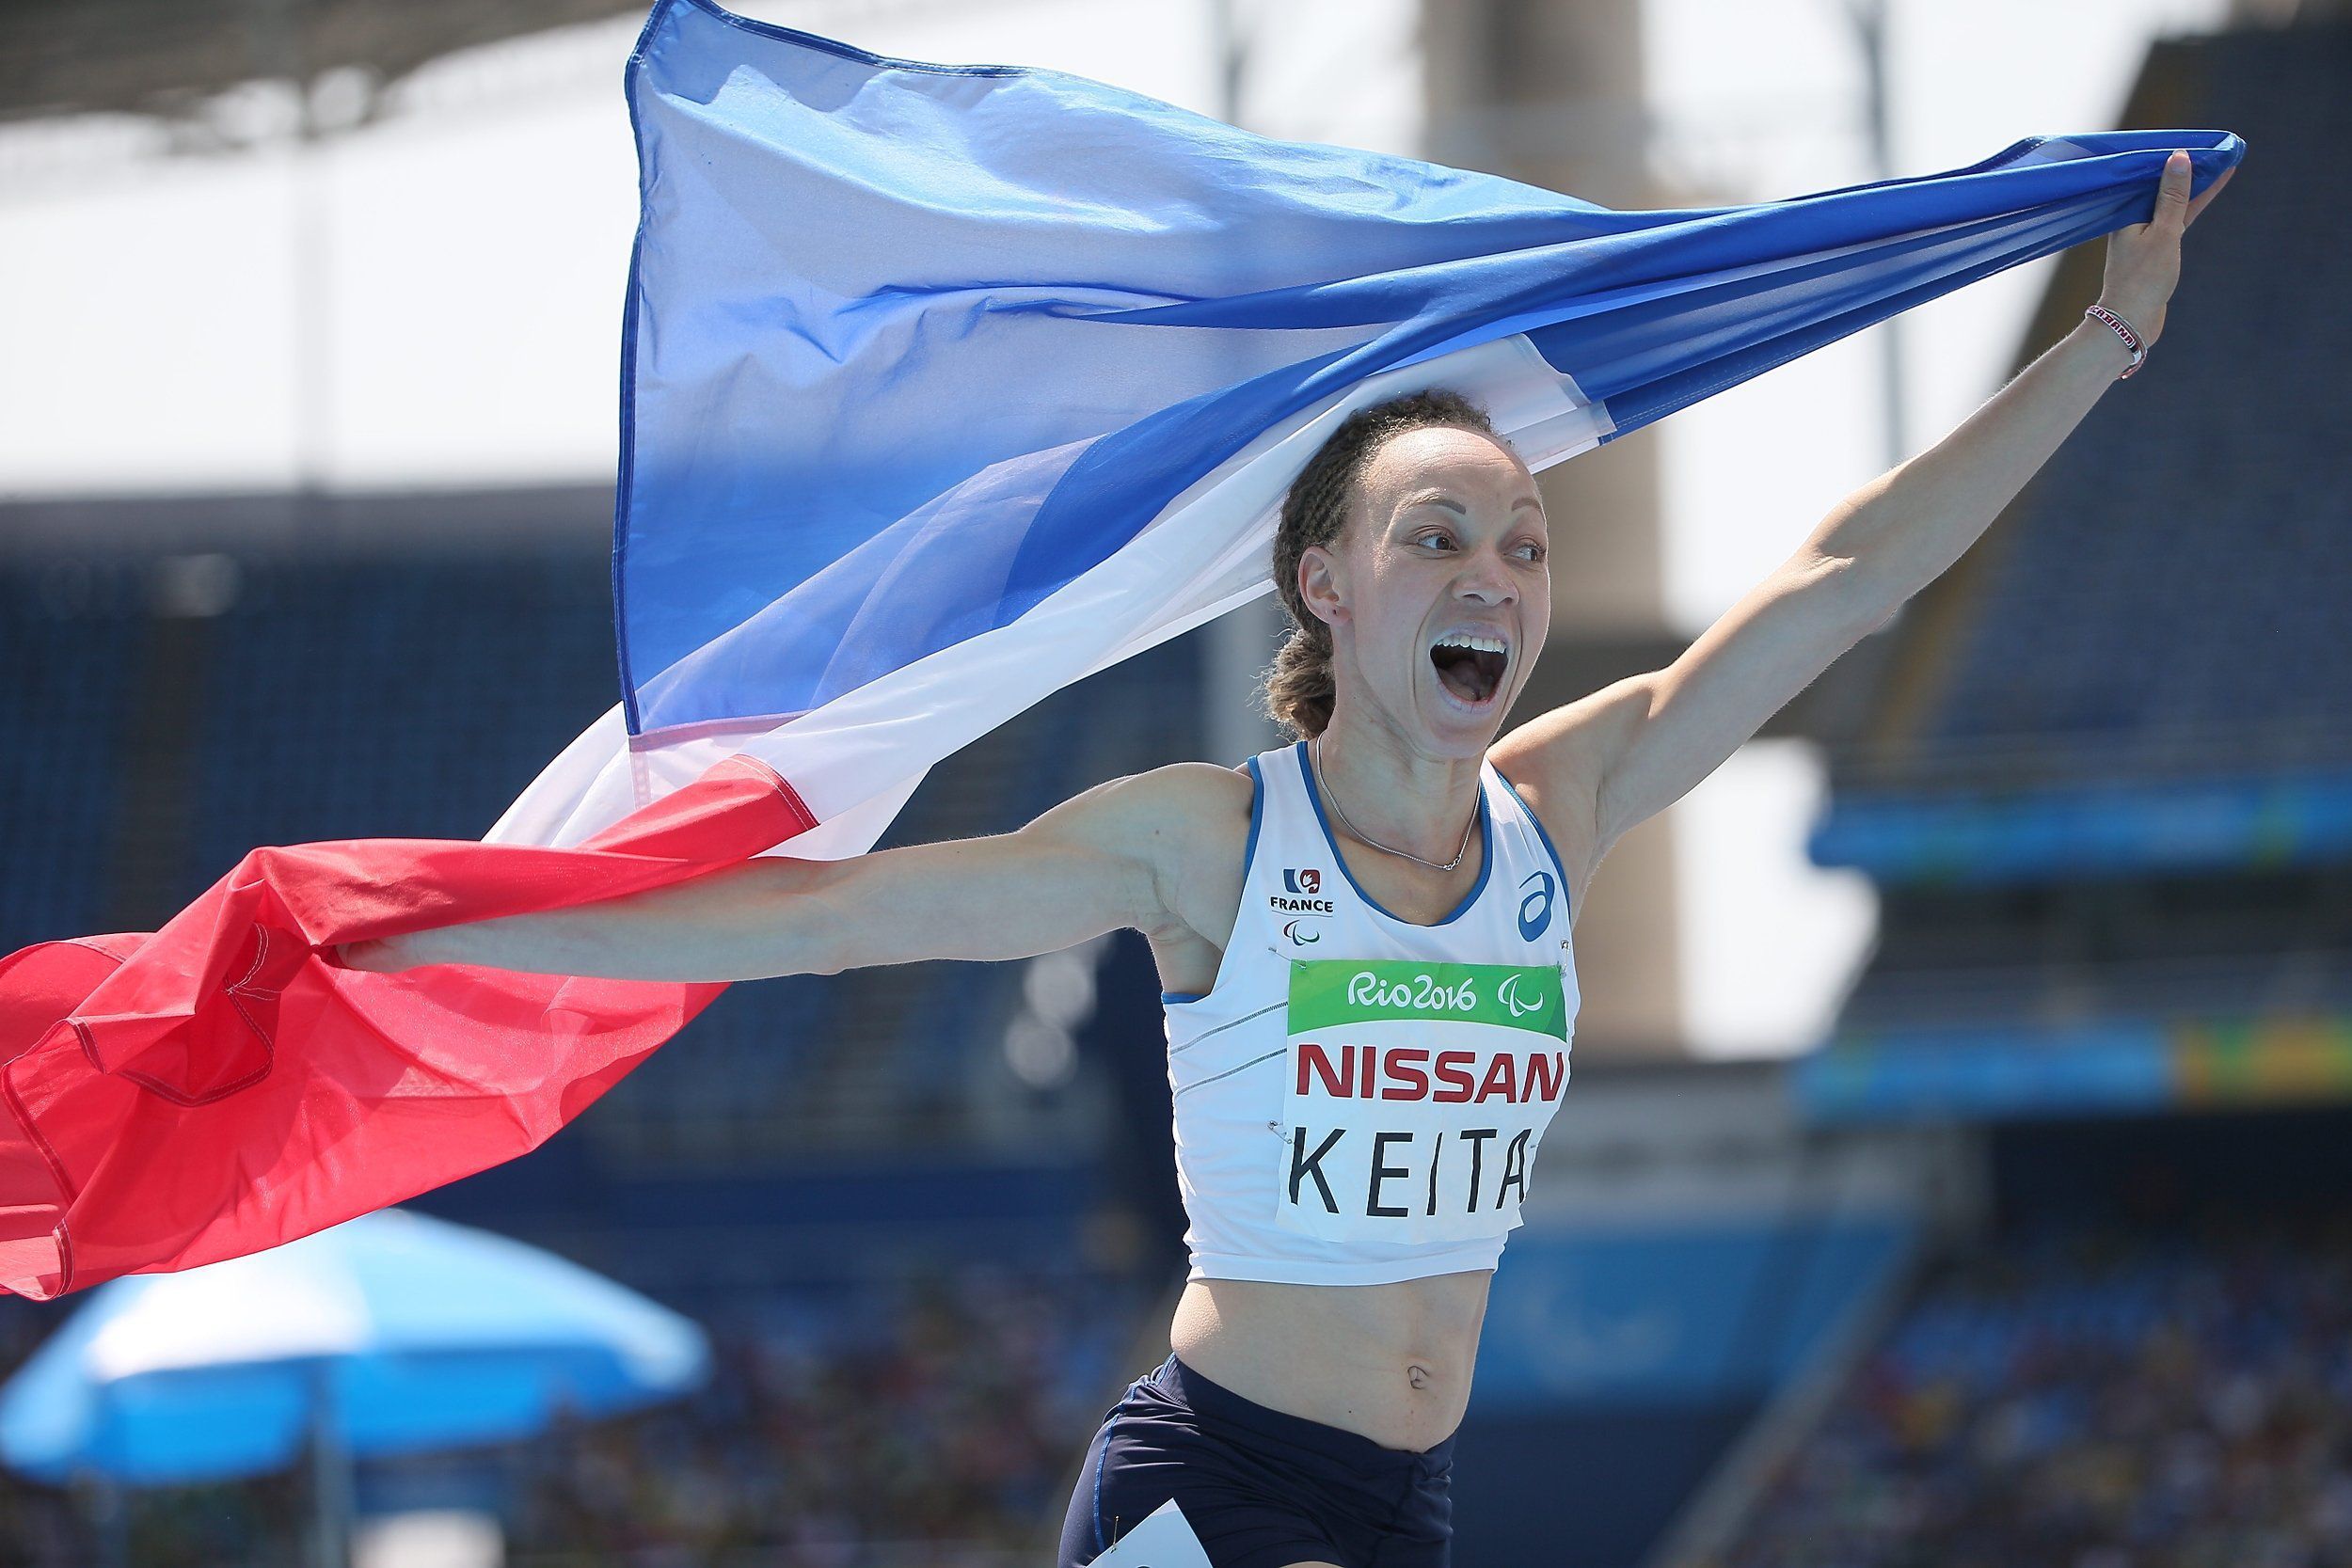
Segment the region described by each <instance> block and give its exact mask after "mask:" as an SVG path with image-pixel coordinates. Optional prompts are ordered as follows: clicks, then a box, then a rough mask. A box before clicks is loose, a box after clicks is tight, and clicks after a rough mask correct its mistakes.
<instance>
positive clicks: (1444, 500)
mask: <svg viewBox="0 0 2352 1568" xmlns="http://www.w3.org/2000/svg"><path fill="white" fill-rule="evenodd" d="M1511 504H1512V506H1514V507H1521V506H1532V507H1534V509H1535V510H1536V511H1538V512H1541V511H1542V510H1543V509H1544V504H1543V502H1541V501H1539V500H1537V499H1535V498H1534V496H1521V497H1520V498H1519V499H1517V500H1515V501H1513V502H1512V503H1511ZM1415 506H1442V507H1444V508H1446V509H1447V510H1448V511H1450V512H1452V513H1454V515H1456V516H1461V517H1467V516H1469V515H1470V509H1469V508H1468V507H1465V506H1464V505H1463V504H1462V503H1461V502H1460V501H1457V500H1455V499H1453V498H1452V497H1450V496H1448V495H1447V494H1446V493H1445V492H1444V491H1443V490H1416V491H1414V492H1413V493H1412V494H1411V495H1409V496H1407V497H1406V498H1405V499H1404V500H1403V501H1401V502H1399V503H1398V505H1397V510H1398V511H1399V512H1403V511H1405V510H1406V509H1407V508H1410V507H1415Z"/></svg>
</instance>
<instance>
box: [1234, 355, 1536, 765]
mask: <svg viewBox="0 0 2352 1568" xmlns="http://www.w3.org/2000/svg"><path fill="white" fill-rule="evenodd" d="M1430 425H1452V426H1455V427H1458V428H1461V429H1465V430H1474V431H1476V432H1478V433H1479V434H1480V435H1482V436H1494V438H1495V439H1496V440H1498V441H1502V436H1499V435H1497V434H1496V432H1495V427H1494V422H1493V420H1489V419H1488V418H1487V417H1486V410H1484V409H1482V408H1480V407H1479V406H1478V404H1474V403H1472V402H1471V401H1470V399H1468V398H1466V397H1464V396H1463V395H1462V394H1461V393H1459V392H1454V391H1450V390H1448V389H1446V388H1442V387H1432V388H1426V389H1425V390H1422V391H1418V392H1407V393H1406V394H1404V395H1403V396H1401V397H1393V398H1391V399H1389V400H1388V401H1387V402H1386V403H1375V404H1371V405H1370V406H1368V407H1364V408H1359V409H1357V410H1356V412H1354V413H1353V414H1350V415H1349V416H1348V417H1347V418H1346V420H1343V422H1342V423H1341V425H1340V427H1339V428H1338V429H1337V430H1335V431H1333V432H1332V433H1331V436H1330V438H1329V439H1328V440H1327V441H1325V442H1324V443H1323V445H1322V446H1321V447H1320V448H1318V449H1317V450H1316V451H1315V454H1314V456H1312V457H1311V458H1309V459H1308V460H1307V467H1305V468H1304V469H1302V470H1300V472H1299V475H1298V478H1297V479H1295V480H1294V481H1293V482H1292V483H1291V487H1290V493H1289V494H1288V495H1286V496H1284V497H1283V498H1282V520H1281V522H1280V523H1279V525H1277V527H1276V529H1275V531H1274V586H1275V587H1276V588H1277V589H1279V591H1280V593H1281V595H1282V607H1283V608H1284V609H1285V610H1289V611H1290V617H1291V631H1290V637H1289V640H1288V641H1285V642H1284V643H1283V644H1282V646H1281V648H1280V649H1279V651H1277V652H1276V654H1275V656H1274V662H1273V663H1272V664H1270V665H1268V666H1267V667H1266V669H1265V671H1264V673H1263V679H1264V682H1265V689H1264V693H1263V701H1264V710H1265V714H1266V716H1267V717H1268V718H1270V719H1272V720H1274V721H1276V722H1277V723H1279V724H1281V725H1283V726H1285V727H1286V728H1288V729H1289V730H1290V732H1291V736H1292V738H1293V739H1305V738H1306V737H1308V736H1317V735H1321V734H1322V733H1323V732H1324V731H1325V730H1326V729H1327V728H1328V727H1329V726H1330V723H1331V705H1332V702H1333V699H1334V698H1335V697H1336V696H1337V695H1338V685H1337V682H1336V678H1335V677H1334V675H1333V673H1332V669H1331V628H1330V626H1328V625H1327V624H1326V623H1325V622H1324V620H1323V619H1322V618H1321V617H1320V616H1318V615H1316V614H1315V613H1314V612H1313V611H1312V610H1309V609H1308V608H1307V602H1306V600H1305V599H1304V598H1303V597H1302V596H1301V595H1300V594H1299V592H1298V562H1299V561H1300V559H1301V558H1302V557H1303V556H1304V555H1305V554H1306V553H1307V549H1308V546H1313V545H1321V546H1326V547H1329V546H1331V545H1332V544H1333V543H1334V542H1335V541H1336V540H1337V539H1338V538H1339V536H1340V531H1341V530H1342V529H1343V528H1344V527H1345V526H1346V523H1347V513H1348V499H1349V496H1350V493H1351V492H1352V490H1353V489H1354V486H1355V483H1356V481H1357V479H1358V477H1359V476H1360V475H1361V474H1362V472H1363V470H1364V466H1365V465H1366V464H1367V463H1369V462H1370V461H1371V459H1372V455H1373V453H1374V452H1375V451H1378V450H1379V448H1380V445H1381V443H1382V442H1384V441H1386V440H1387V439H1388V438H1389V437H1390V436H1397V435H1401V434H1403V433H1404V432H1406V431H1407V430H1419V429H1422V428H1423V427H1426V426H1430ZM1502 444H1503V445H1504V446H1505V447H1508V446H1509V445H1510V443H1509V442H1507V441H1503V442H1502Z"/></svg>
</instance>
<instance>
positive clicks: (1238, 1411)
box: [1057, 1355, 1454, 1568]
mask: <svg viewBox="0 0 2352 1568" xmlns="http://www.w3.org/2000/svg"><path fill="white" fill-rule="evenodd" d="M1453 1476H1454V1439H1453V1438H1452V1437H1450V1436H1449V1437H1448V1438H1447V1439H1446V1440H1445V1441H1444V1442H1442V1443H1440V1444H1438V1446H1437V1447H1436V1448H1434V1449H1428V1450H1426V1451H1425V1452H1421V1453H1415V1452H1414V1451H1412V1450H1411V1449H1384V1448H1382V1447H1381V1446H1380V1445H1379V1444H1377V1443H1375V1442H1374V1441H1373V1440H1372V1439H1371V1438H1369V1437H1366V1436H1364V1435H1363V1434H1362V1433H1354V1432H1348V1431H1345V1430H1343V1429H1342V1428H1340V1427H1335V1426H1326V1425H1325V1424H1324V1423H1322V1422H1321V1421H1311V1420H1308V1419H1307V1418H1305V1417H1303V1416H1290V1415H1285V1414H1284V1413H1282V1412H1281V1411H1279V1410H1268V1409H1267V1408H1266V1407H1265V1406H1264V1405H1262V1404H1257V1403H1254V1402H1251V1401H1248V1400H1246V1399H1244V1398H1242V1397H1241V1396H1240V1395H1239V1394H1236V1393H1234V1392H1233V1391H1232V1389H1230V1388H1222V1387H1219V1386H1217V1385H1216V1384H1214V1383H1211V1382H1210V1381H1209V1380H1208V1379H1207V1378H1205V1377H1202V1376H1201V1375H1200V1373H1199V1372H1196V1371H1194V1370H1192V1369H1191V1368H1190V1367H1187V1366H1185V1365H1184V1363H1183V1362H1182V1361H1179V1360H1177V1359H1176V1357H1175V1356H1174V1355H1170V1356H1169V1357H1168V1359H1167V1360H1166V1361H1164V1362H1162V1363H1161V1364H1160V1368H1159V1370H1157V1371H1154V1372H1148V1373H1146V1374H1145V1375H1144V1376H1142V1377H1139V1378H1137V1379H1136V1381H1135V1382H1133V1383H1131V1384H1129V1385H1128V1386H1127V1392H1126V1393H1125V1394H1124V1395H1123V1396H1121V1398H1120V1402H1118V1403H1117V1404H1115V1405H1113V1406H1111V1409H1110V1414H1109V1415H1107V1416H1105V1417H1104V1419H1103V1429H1102V1430H1101V1431H1100V1432H1097V1433H1095V1434H1094V1441H1093V1443H1092V1444H1090V1445H1089V1447H1088V1449H1087V1457H1086V1465H1085V1467H1084V1468H1082V1469H1081V1470H1080V1471H1079V1473H1078V1489H1077V1491H1076V1493H1075V1494H1073V1496H1072V1497H1071V1499H1070V1513H1069V1516H1068V1517H1067V1518H1065V1519H1064V1520H1063V1521H1062V1530H1061V1556H1060V1558H1059V1559H1058V1560H1057V1564H1058V1568H1083V1565H1084V1564H1086V1563H1089V1562H1091V1561H1093V1560H1094V1559H1095V1558H1096V1557H1097V1556H1098V1555H1100V1554H1101V1553H1103V1552H1104V1551H1106V1550H1108V1549H1109V1548H1110V1546H1111V1545H1113V1544H1115V1543H1116V1542H1117V1541H1118V1540H1119V1538H1120V1536H1121V1535H1122V1534H1124V1533H1125V1532H1127V1531H1128V1530H1131V1529H1133V1528H1135V1527H1136V1525H1137V1524H1138V1523H1140V1522H1141V1521H1142V1519H1143V1517H1144V1515H1146V1514H1148V1513H1151V1512H1152V1510H1153V1509H1155V1508H1157V1507H1159V1506H1160V1504H1162V1503H1164V1502H1166V1501H1167V1500H1168V1498H1170V1497H1174V1498H1175V1499H1176V1506H1177V1507H1178V1508H1180V1509H1183V1510H1184V1519H1185V1522H1186V1523H1187V1524H1189V1525H1191V1527H1192V1531H1193V1533H1194V1534H1195V1535H1197V1536H1199V1537H1200V1544H1201V1546H1202V1547H1203V1548H1205V1549H1206V1550H1207V1552H1208V1554H1209V1561H1210V1563H1211V1564H1212V1565H1213V1568H1284V1565H1285V1564H1287V1563H1293V1562H1318V1561H1321V1562H1337V1563H1340V1564H1342V1565H1343V1568H1446V1564H1447V1563H1448V1562H1449V1561H1451V1560H1452V1546H1451V1542H1452V1541H1453V1539H1454V1523H1453V1520H1454V1499H1453V1493H1452V1483H1453Z"/></svg>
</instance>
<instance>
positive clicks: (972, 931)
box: [342, 764, 1206, 980]
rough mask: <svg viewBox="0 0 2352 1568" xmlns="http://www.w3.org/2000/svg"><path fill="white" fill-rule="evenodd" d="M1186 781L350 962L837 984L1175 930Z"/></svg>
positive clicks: (1113, 792)
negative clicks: (931, 840) (1174, 871)
mask: <svg viewBox="0 0 2352 1568" xmlns="http://www.w3.org/2000/svg"><path fill="white" fill-rule="evenodd" d="M1203 766H1206V765H1203V764H1179V765H1177V766H1176V767H1175V768H1157V769H1154V770H1152V772H1149V773H1138V774H1134V775H1131V776H1129V777H1126V778H1120V779H1113V780H1111V781H1110V782H1109V783H1107V784H1098V785H1096V786H1095V787H1094V788H1092V789H1089V790H1087V791H1086V792H1085V793H1083V794H1081V795H1077V796H1073V798H1072V799H1070V800H1065V801H1063V802H1062V803H1061V804H1060V805H1057V806H1056V807H1054V808H1053V809H1052V810H1051V811H1048V812H1046V813H1045V814H1044V815H1042V816H1040V817H1038V818H1037V820H1036V821H1034V822H1031V823H1030V824H1029V825H1028V826H1027V827H1025V828H1023V829H1021V830H1019V831H1018V832H1010V833H1001V834H998V835H996V836H994V837H990V838H970V839H957V840H951V841H949V842H946V843H943V844H918V845H909V846H906V847H901V848H896V849H882V850H877V851H874V852H871V853H868V854H864V855H854V856H850V858H848V859H846V860H816V861H803V860H787V859H780V858H775V857H761V858H758V859H755V860H752V861H747V862H745V863H743V864H741V865H739V866H730V867H728V868H727V869H726V870H724V871H716V872H712V873H711V874H709V875H708V876H705V877H697V878H695V879H693V880H691V881H688V882H680V883H677V884H675V886H671V887H665V888H657V889H655V890H653V891H651V892H648V893H642V894H634V895H629V896H628V897H624V898H612V899H607V900H605V901H603V902H601V903H595V904H586V905H581V906H580V907H578V908H574V909H566V910H552V911H547V912H544V913H537V914H520V915H508V916H505V917H502V918H501V919H497V920H484V921H475V922H471V923H469V924H466V925H460V926H443V927H435V928H433V929H429V930H423V931H415V932H410V933H407V934H405V935H402V936H396V937H389V938H386V939H383V940H382V941H378V942H347V943H343V944H342V957H343V959H344V961H345V962H346V963H347V964H349V965H350V967H352V968H354V969H369V970H377V971H382V972H387V973H391V972H397V971H400V970H404V969H409V968H413V967H415V966H417V965H419V964H430V963H458V964H482V965H485V966H488V967H490V968H493V969H515V970H524V971H529V972H532V973H535V974H581V975H598V976H602V977H605V978H609V979H623V980H754V979H761V978H765V977H768V976H771V975H778V974H838V973H839V972H840V971H842V970H845V969H856V968H864V967H866V966H869V965H876V964H898V963H913V962H914V961H916V960H918V959H924V958H965V959H990V958H1030V957H1034V956H1035V955H1037V954H1040V953H1051V952H1056V951H1058V950H1059V949H1061V948H1064V947H1069V946H1073V945H1074V944H1075V943H1077V942H1084V941H1086V940H1087V939H1088V938H1089V937H1093V936H1098V935H1100V934H1101V933H1103V932H1104V931H1110V930H1117V929H1119V928H1120V927H1127V926H1135V927H1143V928H1145V929H1152V928H1154V927H1156V926H1158V925H1159V924H1162V923H1164V922H1165V920H1166V919H1167V918H1168V917H1167V915H1166V913H1165V910H1166V904H1165V901H1164V900H1163V898H1162V896H1161V891H1162V880H1163V878H1162V872H1163V869H1164V868H1166V867H1171V866H1174V865H1176V864H1177V863H1178V862H1179V856H1180V851H1179V850H1178V849H1177V847H1176V845H1177V844H1178V841H1179V840H1180V839H1181V837H1182V834H1183V832H1184V813H1183V807H1182V800H1181V799H1180V797H1181V795H1182V792H1183V791H1184V787H1185V784H1184V779H1183V778H1182V777H1181V776H1180V775H1182V773H1183V772H1184V769H1185V768H1199V767H1203Z"/></svg>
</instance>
